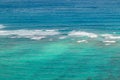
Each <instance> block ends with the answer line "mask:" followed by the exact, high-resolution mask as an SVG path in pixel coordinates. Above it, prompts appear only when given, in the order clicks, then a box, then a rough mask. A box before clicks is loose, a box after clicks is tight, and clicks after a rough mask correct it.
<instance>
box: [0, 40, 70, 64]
mask: <svg viewBox="0 0 120 80" xmlns="http://www.w3.org/2000/svg"><path fill="white" fill-rule="evenodd" d="M68 48H69V46H68V44H67V43H63V42H47V43H40V42H37V43H20V44H17V45H16V46H12V47H11V48H9V49H6V50H2V51H0V53H1V57H2V58H1V62H3V63H4V61H5V62H7V63H8V62H10V63H14V62H15V63H16V62H26V61H36V60H39V61H42V60H49V59H53V58H56V57H57V56H58V55H61V54H64V53H65V52H67V50H68Z"/></svg>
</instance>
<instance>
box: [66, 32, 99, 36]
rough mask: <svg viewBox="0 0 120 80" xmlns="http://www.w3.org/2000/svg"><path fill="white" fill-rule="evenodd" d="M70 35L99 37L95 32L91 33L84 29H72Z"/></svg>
mask: <svg viewBox="0 0 120 80" xmlns="http://www.w3.org/2000/svg"><path fill="white" fill-rule="evenodd" d="M68 36H77V37H84V36H87V37H89V38H97V37H98V35H97V34H95V33H89V32H84V31H71V32H70V33H69V34H68Z"/></svg>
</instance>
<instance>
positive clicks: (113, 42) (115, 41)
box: [103, 40, 116, 43]
mask: <svg viewBox="0 0 120 80" xmlns="http://www.w3.org/2000/svg"><path fill="white" fill-rule="evenodd" d="M103 42H104V43H116V41H108V40H107V41H103Z"/></svg>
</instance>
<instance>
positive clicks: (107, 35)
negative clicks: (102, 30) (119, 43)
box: [101, 34, 120, 39]
mask: <svg viewBox="0 0 120 80" xmlns="http://www.w3.org/2000/svg"><path fill="white" fill-rule="evenodd" d="M101 36H102V37H104V38H105V39H120V36H114V35H112V34H102V35H101Z"/></svg>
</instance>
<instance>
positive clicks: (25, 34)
mask: <svg viewBox="0 0 120 80" xmlns="http://www.w3.org/2000/svg"><path fill="white" fill-rule="evenodd" d="M58 34H60V33H59V31H57V30H24V29H21V30H0V36H10V38H30V39H34V40H40V39H43V38H45V37H46V36H54V35H58Z"/></svg>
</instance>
